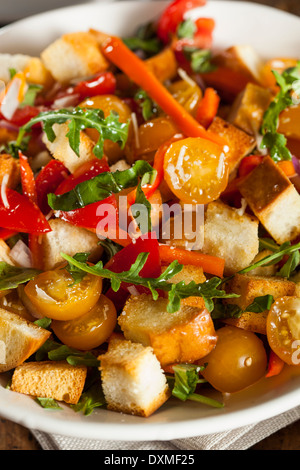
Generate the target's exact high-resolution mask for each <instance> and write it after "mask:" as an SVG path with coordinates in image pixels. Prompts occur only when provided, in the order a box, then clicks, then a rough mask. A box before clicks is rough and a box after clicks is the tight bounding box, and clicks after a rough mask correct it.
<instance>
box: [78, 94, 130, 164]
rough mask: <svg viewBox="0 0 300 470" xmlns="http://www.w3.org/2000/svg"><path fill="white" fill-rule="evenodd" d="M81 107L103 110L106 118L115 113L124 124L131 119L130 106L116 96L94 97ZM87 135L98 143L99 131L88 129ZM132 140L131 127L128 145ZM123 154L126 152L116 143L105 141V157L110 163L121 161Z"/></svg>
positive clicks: (81, 104)
mask: <svg viewBox="0 0 300 470" xmlns="http://www.w3.org/2000/svg"><path fill="white" fill-rule="evenodd" d="M79 106H81V107H82V108H96V109H101V110H102V111H103V113H104V116H105V117H107V116H109V115H110V113H111V111H115V112H116V113H118V115H119V121H120V122H123V123H125V122H127V121H128V120H129V119H130V118H131V109H130V108H129V106H128V105H127V104H126V103H125V102H124V101H123V100H121V98H118V97H117V96H115V95H98V96H94V97H93V98H90V99H87V100H85V101H83V102H82V103H80V105H79ZM86 133H87V134H88V136H89V137H90V138H91V139H92V140H94V141H95V142H97V141H98V138H99V135H98V131H96V130H95V129H86ZM130 140H131V126H130V128H129V136H128V140H127V144H128V145H129V143H130ZM123 154H124V150H122V149H121V147H120V146H119V145H118V144H117V143H116V142H112V141H111V140H105V141H104V155H106V156H107V157H108V159H109V162H110V163H113V162H115V161H117V160H119V159H120V158H121V157H122V156H123Z"/></svg>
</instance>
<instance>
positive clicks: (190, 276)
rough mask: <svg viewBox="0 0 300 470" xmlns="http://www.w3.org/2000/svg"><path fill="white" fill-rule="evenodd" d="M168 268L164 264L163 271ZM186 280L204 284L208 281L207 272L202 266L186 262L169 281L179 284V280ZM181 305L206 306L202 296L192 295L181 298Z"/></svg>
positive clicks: (186, 282)
mask: <svg viewBox="0 0 300 470" xmlns="http://www.w3.org/2000/svg"><path fill="white" fill-rule="evenodd" d="M166 269H167V266H162V272H164V271H165V270H166ZM182 281H184V282H185V284H189V283H190V282H192V281H194V282H195V283H196V284H202V283H203V282H205V281H206V277H205V274H204V273H203V269H202V268H201V267H200V266H192V265H189V264H186V265H184V266H183V268H182V270H181V271H180V272H179V273H178V274H175V276H173V277H172V278H171V279H170V280H169V281H168V282H170V283H172V284H177V283H178V282H182ZM181 305H190V306H191V307H199V308H204V307H205V302H204V299H203V298H202V297H195V296H191V297H188V298H186V299H182V300H181Z"/></svg>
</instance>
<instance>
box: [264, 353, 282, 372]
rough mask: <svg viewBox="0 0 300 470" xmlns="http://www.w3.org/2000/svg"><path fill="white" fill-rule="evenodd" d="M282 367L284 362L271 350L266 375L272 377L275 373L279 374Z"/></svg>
mask: <svg viewBox="0 0 300 470" xmlns="http://www.w3.org/2000/svg"><path fill="white" fill-rule="evenodd" d="M283 368H284V362H283V360H282V359H280V357H278V356H277V354H275V353H274V351H272V350H271V352H270V357H269V365H268V371H267V374H266V377H274V376H275V375H279V374H280V372H281V371H282V369H283Z"/></svg>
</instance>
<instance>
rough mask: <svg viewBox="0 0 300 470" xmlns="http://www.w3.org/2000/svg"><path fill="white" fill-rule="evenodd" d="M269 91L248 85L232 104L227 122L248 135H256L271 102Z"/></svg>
mask: <svg viewBox="0 0 300 470" xmlns="http://www.w3.org/2000/svg"><path fill="white" fill-rule="evenodd" d="M272 97H273V96H272V93H271V92H270V90H268V89H266V88H263V87H262V86H260V85H256V84H254V83H248V85H247V86H246V88H245V90H244V91H243V92H242V93H240V94H239V95H238V96H237V98H236V100H235V102H234V103H233V106H232V109H231V112H230V113H229V115H228V121H229V122H230V123H231V124H233V125H235V126H236V127H239V128H240V129H242V130H243V131H245V132H247V133H248V134H250V135H256V134H257V133H258V132H259V130H260V128H261V125H262V121H263V117H264V113H265V111H266V110H267V108H268V107H269V105H270V103H271V100H272Z"/></svg>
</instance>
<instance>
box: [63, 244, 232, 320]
mask: <svg viewBox="0 0 300 470" xmlns="http://www.w3.org/2000/svg"><path fill="white" fill-rule="evenodd" d="M61 256H62V257H63V258H64V259H65V260H66V261H68V262H69V263H70V264H71V265H75V266H76V267H77V268H79V269H82V270H83V271H84V272H87V273H90V274H93V275H95V276H100V277H103V278H107V279H110V280H111V287H112V289H113V290H114V291H115V292H117V291H118V290H119V289H120V286H121V283H122V282H125V283H129V284H135V285H139V286H144V287H147V288H148V289H150V291H151V293H152V296H153V298H154V300H156V299H157V297H158V291H159V290H163V291H166V292H168V299H169V302H168V306H167V311H168V312H169V313H174V312H176V311H178V309H179V308H180V300H182V299H186V298H187V297H190V296H197V297H202V298H203V299H204V302H205V305H206V308H207V309H208V310H209V311H210V312H211V311H212V310H213V308H214V302H213V299H218V298H234V297H239V296H238V295H236V294H227V293H226V292H225V291H224V290H220V289H218V287H219V286H220V285H221V284H222V279H220V278H217V277H214V278H211V279H209V280H207V281H205V282H204V283H200V284H196V283H195V282H194V281H191V282H190V283H189V284H185V282H184V281H181V282H179V283H177V284H172V283H170V282H169V281H170V280H171V279H172V277H173V276H175V275H176V274H178V273H179V272H180V271H181V270H182V268H183V266H182V265H181V264H179V263H178V261H173V263H171V264H170V265H169V266H168V268H167V269H166V270H165V271H164V272H163V273H162V274H161V275H160V276H159V277H157V278H144V277H140V275H139V273H140V271H141V270H142V268H143V267H144V265H145V263H146V261H147V258H148V256H149V253H140V254H139V255H138V256H137V258H136V261H135V262H134V263H133V264H132V265H131V268H130V269H129V270H128V271H123V272H121V273H114V272H112V271H110V270H109V269H105V268H104V267H103V262H102V261H99V262H98V263H97V264H95V265H94V266H89V265H88V264H87V263H81V262H79V261H78V260H76V259H74V258H72V257H71V256H68V255H66V254H65V253H61Z"/></svg>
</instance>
